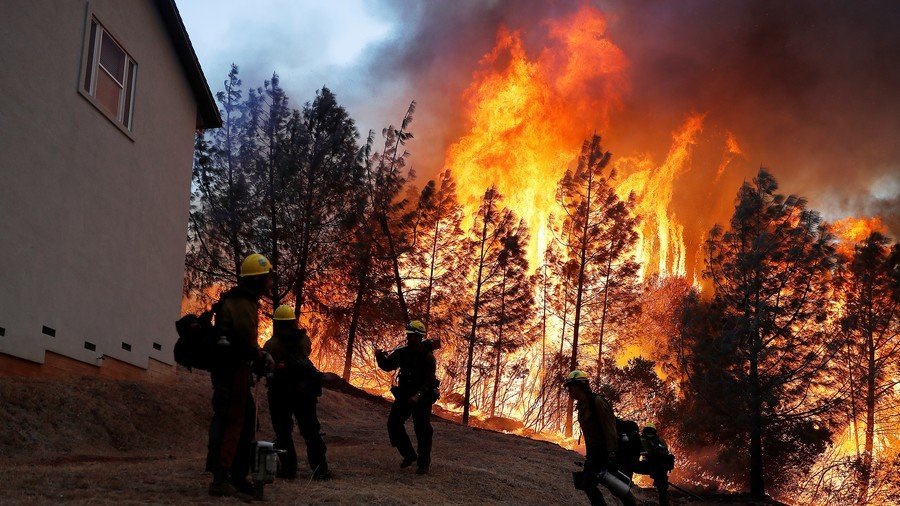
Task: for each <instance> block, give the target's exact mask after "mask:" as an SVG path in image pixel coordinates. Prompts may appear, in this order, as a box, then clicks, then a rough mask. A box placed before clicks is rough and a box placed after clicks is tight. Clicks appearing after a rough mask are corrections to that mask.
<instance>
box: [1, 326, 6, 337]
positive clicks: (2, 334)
mask: <svg viewBox="0 0 900 506" xmlns="http://www.w3.org/2000/svg"><path fill="white" fill-rule="evenodd" d="M5 335H6V329H5V328H3V327H0V336H5Z"/></svg>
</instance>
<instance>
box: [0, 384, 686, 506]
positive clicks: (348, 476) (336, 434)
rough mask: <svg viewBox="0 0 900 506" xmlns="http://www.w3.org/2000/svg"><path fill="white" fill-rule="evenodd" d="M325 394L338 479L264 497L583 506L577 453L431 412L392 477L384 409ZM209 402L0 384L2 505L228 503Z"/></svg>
mask: <svg viewBox="0 0 900 506" xmlns="http://www.w3.org/2000/svg"><path fill="white" fill-rule="evenodd" d="M333 387H334V388H336V389H329V390H326V391H325V394H324V395H323V397H322V399H321V401H320V406H319V413H320V418H321V420H322V430H323V432H324V433H325V440H326V442H327V444H328V457H329V461H330V464H331V467H332V469H333V470H334V472H335V474H336V475H337V479H335V480H332V481H329V482H313V481H310V480H309V479H307V478H304V477H303V475H301V478H300V479H298V480H295V481H288V482H284V481H280V482H276V483H275V484H274V485H271V486H268V487H266V495H267V498H268V500H269V502H271V503H278V504H282V503H341V504H490V503H506V504H586V503H587V502H586V500H585V497H584V495H583V494H582V493H580V492H577V491H575V490H573V488H572V486H571V474H570V472H571V470H573V469H575V467H574V465H573V461H575V460H578V459H580V457H579V455H577V454H576V453H574V452H571V451H568V450H565V449H562V448H560V447H559V446H557V445H554V444H551V443H545V442H540V441H533V440H529V439H525V438H521V437H517V436H511V435H506V434H501V433H495V432H490V431H485V430H480V429H472V428H466V427H462V426H460V425H457V424H455V423H451V422H448V421H445V420H441V419H439V418H437V417H435V420H434V426H435V443H434V454H433V464H432V471H431V474H429V475H427V476H417V475H415V474H414V473H413V471H412V470H411V469H406V470H400V469H399V468H398V462H399V457H398V455H397V453H396V451H395V450H394V449H393V448H391V446H390V444H389V442H388V439H387V433H386V430H385V422H386V420H387V413H388V407H389V406H388V404H387V403H386V402H384V401H382V400H379V399H377V398H374V397H372V396H369V395H367V394H364V393H362V392H360V391H358V390H355V389H353V388H352V387H348V386H347V385H341V384H335V385H333ZM259 394H260V395H259V396H258V399H259V402H260V406H259V409H260V415H261V416H260V422H261V423H260V434H259V437H260V439H267V440H271V438H272V431H271V427H270V425H269V418H268V413H267V411H266V410H267V406H266V405H265V400H264V397H265V395H264V390H263V389H262V388H260V390H259ZM209 395H210V386H209V382H208V378H206V377H205V376H204V375H203V374H198V373H194V374H188V373H180V374H179V377H178V381H177V382H175V383H173V384H168V385H158V384H147V383H131V382H113V381H107V380H102V379H96V378H78V379H69V380H34V379H15V378H3V379H0V483H2V486H0V504H4V505H6V504H24V503H48V502H58V501H75V502H82V503H88V502H89V503H92V504H109V503H116V504H137V503H147V502H150V503H157V504H164V503H183V502H186V501H187V502H191V503H220V502H236V500H232V499H219V500H215V499H212V498H210V497H208V496H207V495H206V486H207V484H208V483H209V480H210V478H209V475H207V474H204V473H203V472H202V470H203V464H204V457H205V451H206V448H205V445H206V429H207V426H208V422H209V417H210V414H211V413H210V411H211V409H210V406H209ZM411 429H412V428H411V424H410V432H411ZM296 439H297V443H298V445H299V446H300V447H299V448H298V450H299V451H298V453H299V454H300V455H301V466H302V465H303V460H302V459H303V457H302V456H303V455H304V454H305V452H304V450H303V448H302V439H301V438H299V435H298V436H297V438H296ZM642 495H643V497H644V498H646V499H651V498H653V494H652V493H644V494H642ZM609 502H610V504H617V501H615V500H614V499H611V498H610V499H609ZM678 502H679V501H676V503H678Z"/></svg>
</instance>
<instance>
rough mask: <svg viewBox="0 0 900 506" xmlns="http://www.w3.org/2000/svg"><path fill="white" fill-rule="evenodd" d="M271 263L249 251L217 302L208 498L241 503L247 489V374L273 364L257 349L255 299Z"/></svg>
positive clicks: (251, 409)
mask: <svg viewBox="0 0 900 506" xmlns="http://www.w3.org/2000/svg"><path fill="white" fill-rule="evenodd" d="M271 272H272V264H271V263H269V260H268V259H266V257H264V256H262V255H260V254H258V253H254V254H252V255H250V256H248V257H247V258H245V259H244V261H243V263H242V264H241V270H240V278H239V280H238V285H237V286H236V287H234V288H232V289H230V290H228V291H227V292H225V294H224V295H222V297H221V298H220V299H219V302H218V303H217V309H216V312H215V314H216V323H215V329H216V333H217V335H218V336H219V341H218V343H217V346H216V348H217V350H218V351H217V354H216V363H215V365H214V366H213V367H212V369H211V370H210V378H211V380H212V386H213V399H212V404H213V418H212V422H211V423H210V428H209V454H208V455H207V470H209V471H212V475H213V481H212V484H210V486H209V494H210V495H212V496H235V497H241V498H244V499H247V498H249V497H252V495H253V485H252V484H251V483H250V481H249V480H248V479H247V474H248V473H249V471H250V463H251V462H250V458H251V452H252V440H253V436H254V434H255V432H256V408H255V404H254V402H253V395H252V394H251V388H250V387H251V384H252V381H253V378H252V375H251V372H252V371H254V370H256V371H258V372H263V371H265V370H266V369H267V368H270V367H271V366H273V365H274V364H273V362H272V358H271V357H270V356H269V355H268V353H266V352H265V351H263V350H261V349H260V348H259V343H258V341H257V337H258V327H259V314H258V312H259V299H260V297H263V296H267V295H269V292H270V291H271V289H272V278H271Z"/></svg>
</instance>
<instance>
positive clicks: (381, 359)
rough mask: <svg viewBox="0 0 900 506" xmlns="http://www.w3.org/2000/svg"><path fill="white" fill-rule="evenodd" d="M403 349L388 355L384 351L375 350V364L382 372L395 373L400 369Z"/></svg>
mask: <svg viewBox="0 0 900 506" xmlns="http://www.w3.org/2000/svg"><path fill="white" fill-rule="evenodd" d="M402 353H403V348H398V349H396V350H394V351H392V352H391V353H390V354H388V353H387V352H386V351H384V350H382V349H377V348H376V349H375V362H376V363H377V364H378V367H379V368H380V369H381V370H382V371H388V372H390V371H395V370H397V368H399V367H400V355H401V354H402Z"/></svg>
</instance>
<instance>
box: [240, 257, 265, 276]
mask: <svg viewBox="0 0 900 506" xmlns="http://www.w3.org/2000/svg"><path fill="white" fill-rule="evenodd" d="M270 272H272V263H271V262H269V259H268V258H266V257H264V256H262V255H260V254H259V253H253V254H252V255H249V256H248V257H247V258H245V259H244V261H243V262H241V277H242V278H243V277H246V276H260V275H262V274H268V273H270Z"/></svg>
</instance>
